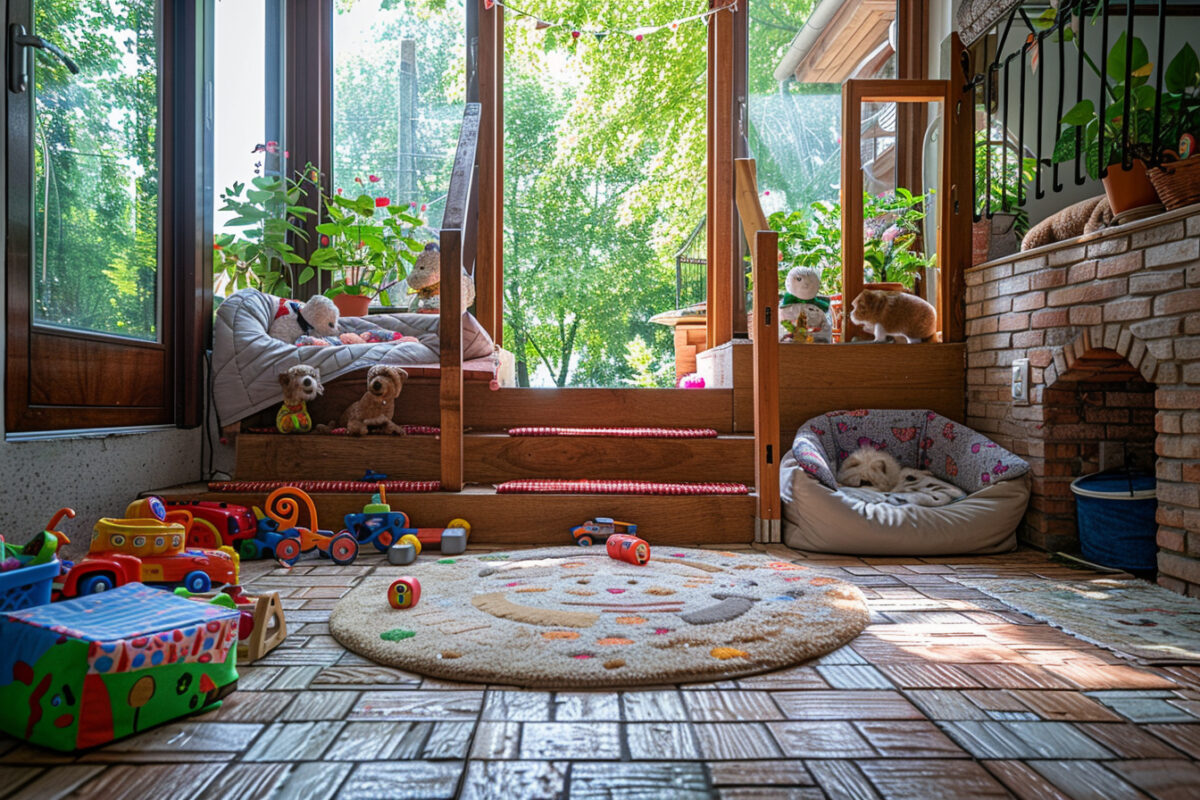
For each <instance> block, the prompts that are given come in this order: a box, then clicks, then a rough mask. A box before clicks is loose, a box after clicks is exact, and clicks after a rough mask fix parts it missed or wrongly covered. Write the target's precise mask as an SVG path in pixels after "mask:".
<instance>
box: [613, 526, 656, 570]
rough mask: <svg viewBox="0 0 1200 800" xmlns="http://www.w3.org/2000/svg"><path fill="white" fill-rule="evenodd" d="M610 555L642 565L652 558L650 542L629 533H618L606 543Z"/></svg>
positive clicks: (619, 559)
mask: <svg viewBox="0 0 1200 800" xmlns="http://www.w3.org/2000/svg"><path fill="white" fill-rule="evenodd" d="M604 547H605V549H606V550H608V557H609V558H615V559H616V560H617V561H625V562H627V563H629V564H633V565H635V566H639V567H640V566H642V565H644V564H645V563H646V562H648V561H649V560H650V543H649V542H647V541H646V540H645V539H639V538H638V537H636V536H633V535H631V534H628V533H617V534H613V535H612V536H609V537H608V541H606V542H605V543H604Z"/></svg>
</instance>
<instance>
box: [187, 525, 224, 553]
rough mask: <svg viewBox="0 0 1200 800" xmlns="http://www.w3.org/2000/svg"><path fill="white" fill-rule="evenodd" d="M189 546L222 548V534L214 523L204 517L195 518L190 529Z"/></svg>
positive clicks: (210, 548) (212, 548) (211, 548)
mask: <svg viewBox="0 0 1200 800" xmlns="http://www.w3.org/2000/svg"><path fill="white" fill-rule="evenodd" d="M187 543H188V547H204V548H207V549H209V550H219V549H220V548H221V544H222V542H221V534H219V533H217V529H216V528H214V527H213V525H212V523H211V522H209V521H208V520H204V519H193V520H192V529H191V530H190V531H188V537H187Z"/></svg>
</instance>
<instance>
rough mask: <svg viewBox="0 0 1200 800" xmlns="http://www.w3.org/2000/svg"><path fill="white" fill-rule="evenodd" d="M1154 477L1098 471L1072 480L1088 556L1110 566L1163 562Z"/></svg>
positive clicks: (1135, 566) (1136, 566)
mask: <svg viewBox="0 0 1200 800" xmlns="http://www.w3.org/2000/svg"><path fill="white" fill-rule="evenodd" d="M1154 485H1155V483H1154V476H1153V475H1148V474H1146V473H1136V472H1135V473H1127V472H1097V473H1095V474H1093V475H1084V476H1083V477H1081V478H1076V479H1075V481H1074V482H1072V483H1071V491H1072V492H1074V494H1075V522H1076V525H1077V527H1078V529H1079V546H1080V549H1081V550H1082V551H1083V557H1084V558H1085V559H1087V560H1088V561H1091V562H1094V563H1096V564H1102V565H1104V566H1106V567H1114V568H1116V569H1127V570H1139V571H1140V570H1153V569H1156V568H1157V567H1158V543H1157V541H1156V540H1157V537H1158V523H1157V522H1156V521H1155V518H1154V514H1155V511H1156V510H1157V508H1158V500H1157V499H1156V497H1155V488H1154Z"/></svg>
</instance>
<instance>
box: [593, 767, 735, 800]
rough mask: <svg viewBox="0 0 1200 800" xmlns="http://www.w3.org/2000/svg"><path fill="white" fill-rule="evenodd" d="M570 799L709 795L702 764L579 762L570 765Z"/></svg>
mask: <svg viewBox="0 0 1200 800" xmlns="http://www.w3.org/2000/svg"><path fill="white" fill-rule="evenodd" d="M570 796H571V800H621V799H622V798H630V800H632V798H644V799H645V800H650V799H651V798H660V797H661V798H667V797H669V798H672V800H702V798H703V799H704V800H707V798H709V797H711V792H710V790H709V788H708V781H707V779H706V778H705V775H704V767H703V766H702V765H701V764H700V763H699V762H690V763H670V762H662V763H657V764H655V763H638V764H621V765H620V766H619V768H615V767H614V765H613V764H604V763H600V764H592V763H587V762H584V763H580V764H574V765H572V767H571V785H570Z"/></svg>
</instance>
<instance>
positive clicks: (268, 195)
mask: <svg viewBox="0 0 1200 800" xmlns="http://www.w3.org/2000/svg"><path fill="white" fill-rule="evenodd" d="M246 199H248V200H253V201H254V202H256V203H266V202H268V201H270V200H274V199H275V193H274V192H268V191H266V190H263V189H251V190H250V191H248V192H246Z"/></svg>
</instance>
